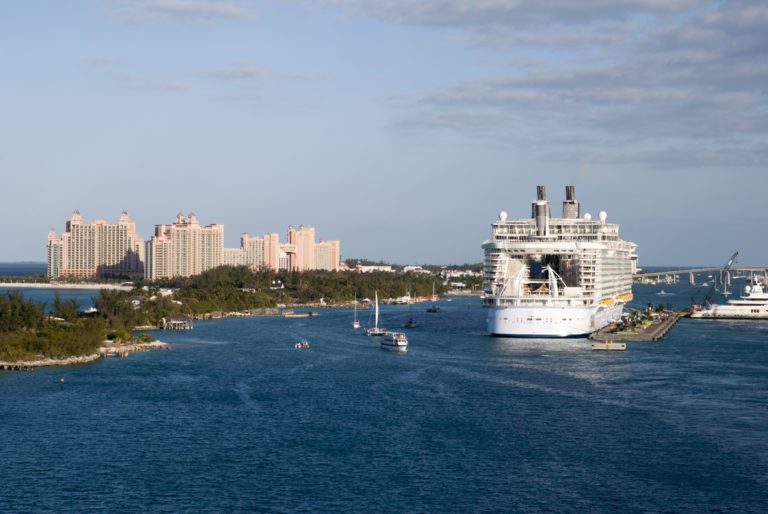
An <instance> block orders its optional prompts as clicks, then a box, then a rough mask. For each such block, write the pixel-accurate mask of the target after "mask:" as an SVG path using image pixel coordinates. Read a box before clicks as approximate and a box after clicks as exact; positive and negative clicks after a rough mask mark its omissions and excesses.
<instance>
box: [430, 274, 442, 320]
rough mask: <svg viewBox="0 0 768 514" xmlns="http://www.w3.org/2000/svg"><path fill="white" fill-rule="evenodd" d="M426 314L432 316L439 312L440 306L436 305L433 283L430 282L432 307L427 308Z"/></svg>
mask: <svg viewBox="0 0 768 514" xmlns="http://www.w3.org/2000/svg"><path fill="white" fill-rule="evenodd" d="M427 312H429V313H431V314H434V313H436V312H440V306H439V305H437V295H436V294H435V281H434V280H433V281H432V305H430V306H429V307H427Z"/></svg>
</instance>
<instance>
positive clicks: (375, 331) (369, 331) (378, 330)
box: [365, 291, 387, 336]
mask: <svg viewBox="0 0 768 514" xmlns="http://www.w3.org/2000/svg"><path fill="white" fill-rule="evenodd" d="M373 319H374V321H373V326H372V327H369V328H366V329H365V334H366V335H369V336H383V335H384V334H386V333H387V329H386V328H383V327H380V326H379V292H378V291H376V293H375V296H374V303H373Z"/></svg>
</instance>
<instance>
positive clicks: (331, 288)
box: [152, 266, 445, 313]
mask: <svg viewBox="0 0 768 514" xmlns="http://www.w3.org/2000/svg"><path fill="white" fill-rule="evenodd" d="M433 283H434V284H435V291H436V293H438V294H442V293H444V292H445V287H444V286H443V285H442V283H441V281H440V280H439V279H436V278H435V277H433V276H431V275H424V274H420V273H386V272H376V273H355V272H352V271H347V272H333V271H305V272H303V273H296V272H274V271H258V272H254V271H251V270H250V269H248V268H247V267H245V266H238V267H232V266H222V267H219V268H215V269H212V270H210V271H207V272H205V273H203V274H201V275H197V276H194V277H188V278H175V279H171V280H164V281H158V282H154V283H153V284H152V285H153V286H160V287H171V288H178V292H177V293H176V294H175V295H174V297H175V299H176V300H179V301H181V302H182V303H184V304H185V305H189V306H190V310H189V311H188V312H190V313H198V312H211V311H214V310H242V309H243V308H259V307H274V306H275V305H276V304H277V303H284V304H295V303H308V302H319V301H320V299H321V298H322V299H323V300H324V301H325V302H326V303H328V304H330V305H333V304H338V303H344V302H350V301H352V299H353V298H354V297H355V295H357V297H358V298H366V297H367V298H373V295H374V292H376V291H378V293H379V298H395V297H398V296H403V295H404V294H405V293H407V292H408V291H410V292H411V294H412V295H414V296H429V295H431V294H432V284H433ZM281 285H282V288H281V287H280V286H281ZM236 291H239V293H242V294H238V293H237V292H236ZM199 304H203V306H204V307H205V309H202V310H200V309H196V308H195V306H196V305H199ZM239 305H244V307H238V306H239ZM228 306H231V307H228Z"/></svg>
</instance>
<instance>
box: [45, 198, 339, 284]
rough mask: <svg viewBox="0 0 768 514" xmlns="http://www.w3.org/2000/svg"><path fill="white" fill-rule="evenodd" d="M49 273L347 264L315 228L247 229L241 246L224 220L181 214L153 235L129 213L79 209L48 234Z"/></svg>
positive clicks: (154, 274)
mask: <svg viewBox="0 0 768 514" xmlns="http://www.w3.org/2000/svg"><path fill="white" fill-rule="evenodd" d="M47 253H48V255H47V261H48V272H47V274H48V276H49V277H51V278H63V277H72V278H100V277H140V276H143V277H145V278H147V279H149V280H157V279H164V278H173V277H190V276H193V275H198V274H200V273H203V272H204V271H207V270H209V269H212V268H216V267H218V266H223V265H230V266H247V267H248V268H250V269H252V270H254V271H256V270H261V269H271V270H285V271H310V270H327V271H338V270H339V269H340V267H341V243H340V242H339V241H338V240H324V239H321V240H320V241H319V242H318V241H316V240H315V229H314V227H307V226H304V225H301V226H299V227H298V228H295V227H293V226H290V227H288V241H287V242H285V243H281V242H280V236H279V234H277V233H270V234H265V235H264V236H263V237H258V236H255V237H251V236H249V235H248V234H243V235H242V236H241V238H240V247H239V248H225V247H224V225H222V224H217V223H214V224H209V225H202V224H200V222H199V221H198V219H197V216H195V215H194V214H192V213H190V214H189V215H188V216H184V215H183V214H181V213H179V214H178V215H177V216H176V219H175V220H174V221H173V222H172V223H168V224H159V225H156V226H155V231H154V234H153V236H152V237H151V239H149V240H148V241H144V239H142V238H141V237H140V236H139V235H138V234H137V233H136V223H135V222H133V221H132V220H131V219H130V218H129V217H128V214H127V213H126V212H123V213H122V214H121V215H120V218H119V220H118V222H117V223H109V222H107V221H104V220H96V221H93V222H91V223H86V222H84V221H83V217H82V215H81V214H80V212H78V211H75V212H74V213H73V214H72V216H71V217H70V219H69V220H68V221H67V222H66V225H65V230H64V233H63V234H62V235H61V237H59V236H58V235H57V234H56V232H55V231H54V230H53V229H51V230H50V232H49V233H48V252H47Z"/></svg>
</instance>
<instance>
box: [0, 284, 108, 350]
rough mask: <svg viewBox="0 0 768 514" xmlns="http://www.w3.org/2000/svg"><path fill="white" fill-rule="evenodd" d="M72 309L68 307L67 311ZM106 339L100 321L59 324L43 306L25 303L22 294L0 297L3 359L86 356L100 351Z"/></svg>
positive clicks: (0, 339)
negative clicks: (99, 348)
mask: <svg viewBox="0 0 768 514" xmlns="http://www.w3.org/2000/svg"><path fill="white" fill-rule="evenodd" d="M59 300H60V299H59ZM65 303H67V302H65ZM69 307H70V305H64V308H65V311H68V309H69ZM62 319H63V317H62ZM103 337H104V325H103V323H102V322H101V321H100V320H93V319H73V320H67V321H57V320H55V319H51V318H48V317H46V316H45V312H44V307H43V306H42V305H40V304H37V303H34V302H31V301H27V300H25V299H24V297H23V295H22V294H21V293H19V292H12V293H7V294H5V295H1V296H0V360H10V361H14V360H22V359H38V358H52V359H58V358H63V357H70V356H73V355H86V354H90V353H93V352H95V351H96V350H97V349H98V347H99V345H100V344H101V341H102V340H103Z"/></svg>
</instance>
